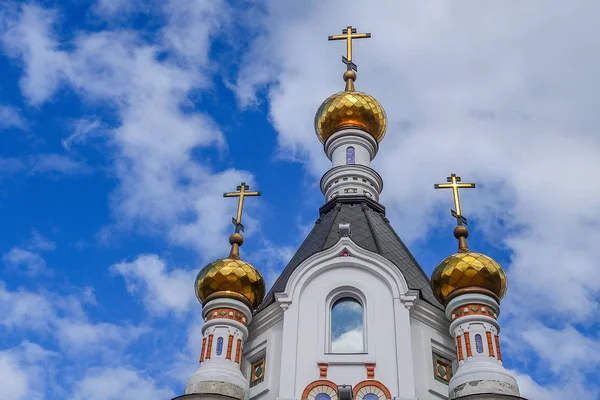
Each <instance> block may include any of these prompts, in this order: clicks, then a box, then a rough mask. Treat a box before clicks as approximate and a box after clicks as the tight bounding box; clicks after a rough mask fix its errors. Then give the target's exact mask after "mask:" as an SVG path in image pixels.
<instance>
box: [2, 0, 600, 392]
mask: <svg viewBox="0 0 600 400" xmlns="http://www.w3.org/2000/svg"><path fill="white" fill-rule="evenodd" d="M599 20H600V3H599V2H597V1H595V0H589V1H579V0H573V1H570V2H568V3H567V2H548V1H542V0H530V1H527V2H522V1H517V0H505V1H491V0H490V1H487V2H480V1H475V0H473V1H471V0H454V1H450V0H446V1H444V0H436V1H431V2H414V1H397V0H393V1H392V0H390V1H383V0H381V1H379V0H378V1H370V2H364V1H363V2H361V1H353V0H346V1H343V2H340V1H330V2H324V1H319V0H305V1H302V2H282V1H278V0H262V1H258V0H257V1H244V0H241V1H231V2H227V1H225V0H196V1H185V2H183V1H178V0H165V1H153V0H150V1H141V0H97V1H73V0H63V1H49V0H48V1H38V2H27V1H23V2H14V1H10V0H8V1H4V2H2V3H1V5H0V71H1V72H2V73H1V74H0V143H1V146H0V226H2V228H3V229H2V230H1V231H0V268H1V269H0V270H1V275H0V382H1V383H2V384H0V398H2V399H15V400H16V399H25V398H26V399H49V400H54V399H66V398H68V399H74V400H78V399H86V400H111V399H120V400H128V399H140V398H144V399H149V400H153V399H167V398H171V397H173V396H175V395H180V394H182V393H183V388H184V385H185V381H186V380H187V378H188V377H189V376H190V375H191V373H192V372H193V371H194V370H195V369H196V367H197V360H198V356H199V354H200V342H201V332H200V329H201V314H200V311H201V308H200V305H199V304H198V302H197V301H196V299H195V295H194V292H193V280H194V277H195V275H196V274H197V272H198V271H199V270H200V269H201V268H202V267H203V266H204V265H205V264H206V263H207V262H209V261H211V260H213V259H215V258H217V257H223V256H225V255H226V253H227V251H228V243H227V237H228V235H229V234H230V233H231V231H232V226H231V224H230V221H231V217H232V216H234V215H235V207H236V202H235V200H232V199H223V198H222V193H223V192H225V191H231V190H233V189H235V186H236V185H238V184H239V183H240V182H242V181H244V182H247V183H248V184H249V185H250V186H251V188H252V189H255V190H260V191H261V192H262V193H263V195H262V197H260V198H251V199H248V201H247V205H246V207H245V211H244V225H245V226H246V235H245V236H246V242H245V244H244V246H243V247H242V250H241V253H242V256H243V257H244V258H245V259H246V260H248V261H249V262H251V263H252V264H253V265H255V266H256V267H257V268H258V269H259V270H260V272H261V273H262V274H263V276H264V277H265V279H266V281H267V284H268V285H270V284H272V283H273V282H274V280H275V279H276V277H277V274H278V273H279V272H280V271H281V269H282V268H283V267H284V266H285V264H286V262H287V261H288V260H289V259H290V258H291V256H292V255H293V253H294V250H295V249H296V248H297V247H298V245H299V244H300V243H301V242H302V240H303V238H304V237H305V236H306V234H307V233H308V231H309V230H310V228H311V226H312V225H313V224H314V221H315V220H316V218H317V217H318V207H319V206H320V205H322V204H323V202H324V200H323V196H322V194H321V193H320V190H319V186H318V184H319V179H320V177H321V175H322V174H323V173H324V172H325V171H326V170H327V169H328V166H329V164H328V163H329V161H328V160H327V158H326V157H325V155H324V154H323V148H322V145H321V144H320V142H319V141H318V140H317V138H316V136H315V134H314V129H313V118H314V113H315V111H316V109H317V108H318V106H319V105H320V103H321V102H322V101H323V100H324V99H325V98H327V97H328V96H329V95H330V94H332V93H335V92H338V91H340V90H342V89H343V81H342V79H341V74H342V73H343V70H344V67H343V65H342V64H341V62H340V58H341V57H340V56H341V55H342V54H344V46H343V45H342V44H341V43H340V42H328V41H327V36H328V35H332V34H339V33H341V29H342V28H344V27H346V26H347V25H349V24H351V25H353V26H356V27H357V28H358V30H359V31H360V32H370V33H372V38H371V39H369V40H361V41H357V42H356V43H355V45H354V61H355V63H356V64H358V79H357V82H356V87H357V90H362V91H367V92H368V93H370V94H371V95H373V96H374V97H376V98H377V99H378V100H379V101H380V102H381V104H382V105H383V107H384V108H385V109H386V112H387V116H388V119H389V127H388V131H387V135H386V137H385V138H384V140H383V142H382V143H381V147H380V151H379V154H378V156H377V158H376V159H375V160H374V163H373V166H374V168H375V169H376V170H377V171H378V172H379V173H380V174H381V176H382V177H383V179H384V182H385V183H384V190H383V193H382V196H381V202H382V203H383V204H384V205H385V206H386V208H387V216H388V218H389V219H390V221H391V223H392V225H393V226H394V227H395V228H396V230H397V232H398V233H399V235H400V237H401V238H402V239H403V240H404V241H405V242H406V244H407V245H408V246H409V248H410V249H411V251H412V252H413V254H414V255H415V257H416V258H417V260H418V261H419V263H420V264H421V265H422V267H423V269H424V270H425V272H426V273H427V274H431V272H432V271H433V269H434V268H435V266H436V265H437V263H439V261H440V260H442V259H443V258H444V257H446V256H447V255H448V254H450V253H452V252H454V251H455V249H456V243H455V240H454V239H453V237H452V233H451V232H452V223H453V222H452V219H451V218H450V217H449V215H448V210H449V208H450V207H451V206H452V200H451V196H450V194H449V193H448V192H447V191H442V192H440V191H435V190H433V184H434V183H438V182H443V181H444V180H445V178H446V176H448V175H449V174H450V173H457V174H459V175H460V176H462V177H463V180H464V181H469V182H476V183H477V185H478V188H477V189H475V190H472V189H471V190H465V191H464V193H463V194H462V197H461V199H462V210H463V214H464V215H465V216H467V218H468V219H469V226H470V230H471V236H470V238H469V244H470V247H471V249H473V250H475V251H479V252H483V253H486V254H488V255H490V256H492V257H494V258H495V259H496V260H497V261H499V262H500V263H501V264H502V265H503V266H504V268H505V270H506V271H507V274H508V279H509V288H508V294H507V296H506V297H505V298H504V300H503V302H502V314H501V317H500V322H501V324H502V334H501V336H502V342H503V357H504V359H505V366H506V367H507V368H509V369H511V370H512V371H513V372H514V373H515V375H516V376H517V378H518V381H519V384H520V387H521V392H522V395H524V396H525V397H528V398H530V399H531V400H537V399H542V400H546V399H565V398H577V399H581V400H586V399H599V398H600V382H599V380H598V374H597V370H598V368H600V334H599V333H598V332H600V329H599V328H600V315H599V313H600V312H599V310H600V307H599V305H600V304H599V303H600V279H598V278H597V274H598V272H597V265H596V264H597V263H596V260H598V259H599V258H600V247H598V245H597V243H599V242H600V202H598V200H597V199H598V198H600V184H598V178H597V177H596V176H595V173H597V172H598V171H600V134H598V133H597V127H598V126H600V114H598V111H597V110H598V109H599V108H600V100H599V99H600V98H599V97H598V95H597V94H598V93H600V79H598V72H597V71H599V70H600V35H599V32H598V30H599V29H600V28H598V27H599V26H600V21H599ZM267 373H268V371H267Z"/></svg>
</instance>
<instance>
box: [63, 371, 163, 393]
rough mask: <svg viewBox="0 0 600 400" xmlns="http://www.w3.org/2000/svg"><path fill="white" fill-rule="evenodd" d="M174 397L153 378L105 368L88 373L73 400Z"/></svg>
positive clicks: (76, 388)
mask: <svg viewBox="0 0 600 400" xmlns="http://www.w3.org/2000/svg"><path fill="white" fill-rule="evenodd" d="M173 396H174V394H173V392H172V391H171V390H170V389H167V388H164V387H160V386H158V385H157V384H156V382H154V381H153V380H152V379H151V378H148V377H144V376H140V374H139V373H138V372H137V371H135V370H133V369H129V368H123V367H120V368H105V369H97V370H91V371H88V373H87V374H86V376H85V377H84V378H83V379H82V380H81V381H80V382H78V383H77V384H76V386H75V390H74V393H73V395H72V396H71V397H70V398H72V399H73V400H83V399H85V400H139V399H144V400H146V399H147V400H164V399H170V398H172V397H173Z"/></svg>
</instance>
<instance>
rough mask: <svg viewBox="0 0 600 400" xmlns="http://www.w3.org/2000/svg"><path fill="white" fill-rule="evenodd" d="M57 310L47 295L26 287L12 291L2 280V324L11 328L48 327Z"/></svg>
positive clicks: (0, 316) (0, 307)
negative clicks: (31, 290) (25, 288)
mask: <svg viewBox="0 0 600 400" xmlns="http://www.w3.org/2000/svg"><path fill="white" fill-rule="evenodd" d="M55 313H56V310H55V308H54V307H53V305H52V304H51V303H50V301H49V300H48V298H47V297H46V296H43V295H41V294H38V293H33V292H29V291H27V290H24V289H18V290H16V291H10V290H8V289H7V288H6V285H5V284H4V282H2V281H0V324H1V325H3V326H5V327H7V328H11V329H19V328H22V327H26V328H27V329H33V330H45V329H48V327H49V324H50V321H51V320H52V319H54V318H55V317H56V314H55Z"/></svg>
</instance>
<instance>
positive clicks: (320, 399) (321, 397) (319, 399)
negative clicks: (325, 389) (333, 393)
mask: <svg viewBox="0 0 600 400" xmlns="http://www.w3.org/2000/svg"><path fill="white" fill-rule="evenodd" d="M315 400H331V397H329V395H328V394H327V393H319V394H318V395H316V396H315Z"/></svg>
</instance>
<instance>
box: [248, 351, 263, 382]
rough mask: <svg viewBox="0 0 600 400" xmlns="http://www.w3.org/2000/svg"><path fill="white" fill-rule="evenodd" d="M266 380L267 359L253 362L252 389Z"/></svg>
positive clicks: (251, 371) (251, 373) (251, 369)
mask: <svg viewBox="0 0 600 400" xmlns="http://www.w3.org/2000/svg"><path fill="white" fill-rule="evenodd" d="M264 380H265V359H264V358H261V359H260V360H258V361H256V362H253V363H252V367H251V368H250V387H253V386H256V385H258V384H259V383H261V382H262V381H264Z"/></svg>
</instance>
